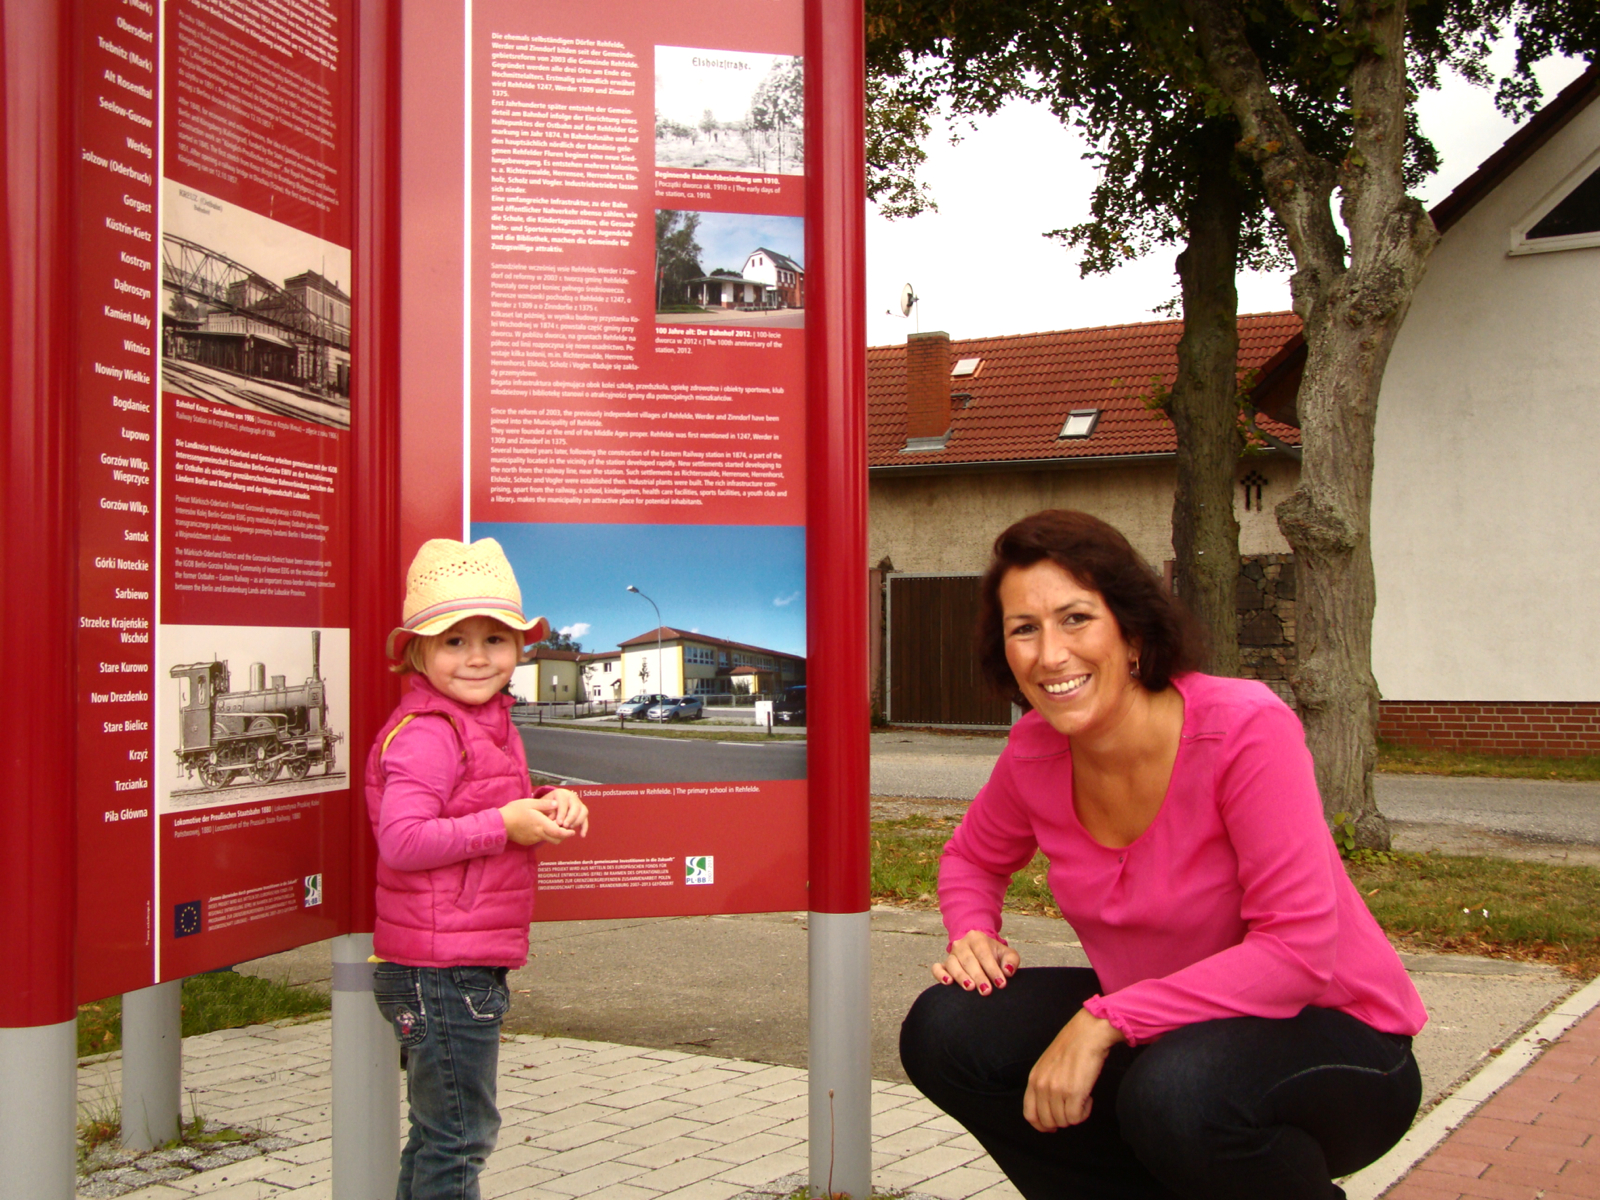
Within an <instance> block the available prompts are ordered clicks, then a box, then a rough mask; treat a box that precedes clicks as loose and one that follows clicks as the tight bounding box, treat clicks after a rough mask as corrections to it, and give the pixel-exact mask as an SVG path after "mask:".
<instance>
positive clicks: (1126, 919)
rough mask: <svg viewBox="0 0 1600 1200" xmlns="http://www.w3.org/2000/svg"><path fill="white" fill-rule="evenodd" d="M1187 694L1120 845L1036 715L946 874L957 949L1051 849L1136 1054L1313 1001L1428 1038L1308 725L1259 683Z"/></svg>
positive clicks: (950, 853)
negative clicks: (1075, 787) (1213, 1026)
mask: <svg viewBox="0 0 1600 1200" xmlns="http://www.w3.org/2000/svg"><path fill="white" fill-rule="evenodd" d="M1173 684H1174V686H1175V687H1176V688H1177V689H1178V692H1179V694H1180V695H1182V697H1183V702H1184V714H1183V733H1182V739H1181V741H1180V743H1179V746H1178V757H1177V761H1176V762H1175V763H1174V765H1173V769H1172V781H1171V783H1170V784H1169V785H1168V787H1167V794H1166V798H1165V800H1164V801H1163V802H1162V805H1161V809H1160V811H1159V812H1158V813H1157V814H1156V817H1155V820H1154V821H1152V822H1151V823H1150V827H1149V828H1148V829H1146V830H1145V831H1144V833H1142V834H1141V835H1140V836H1139V837H1138V838H1137V839H1136V840H1135V841H1134V842H1133V843H1132V844H1131V845H1129V846H1126V847H1122V848H1120V849H1113V848H1110V847H1107V846H1104V845H1101V844H1100V843H1099V842H1097V841H1095V840H1094V839H1093V838H1091V837H1090V836H1089V834H1088V832H1087V831H1086V830H1085V829H1084V828H1083V826H1082V825H1081V824H1080V823H1079V821H1078V817H1077V813H1076V812H1075V810H1074V808H1073V803H1072V749H1071V745H1070V743H1069V742H1068V740H1067V738H1066V737H1064V736H1063V735H1062V734H1059V733H1057V732H1056V731H1055V730H1054V729H1052V728H1051V727H1050V726H1049V725H1048V724H1047V723H1046V722H1045V721H1044V720H1043V718H1041V717H1040V716H1039V715H1038V714H1037V713H1029V714H1027V715H1026V716H1025V717H1023V719H1022V720H1021V721H1019V722H1018V723H1017V725H1016V726H1015V728H1013V729H1012V731H1011V737H1010V740H1009V741H1008V743H1007V745H1006V748H1005V750H1004V751H1003V752H1002V753H1001V755H1000V759H999V761H998V762H997V763H996V764H995V768H994V773H993V774H992V775H991V776H990V777H989V782H988V783H987V784H986V785H985V786H984V788H983V790H982V791H980V792H979V793H978V796H977V798H976V799H975V800H973V802H972V806H971V807H970V808H969V809H968V810H967V815H966V817H965V819H964V820H963V821H962V822H961V825H960V827H959V828H958V829H957V830H956V833H955V836H954V837H952V838H951V839H950V842H949V844H948V845H947V846H946V847H945V850H944V856H943V859H942V860H941V863H940V870H939V906H940V909H941V911H942V913H943V916H944V923H945V927H946V929H947V930H948V931H949V933H950V937H951V939H952V940H955V939H957V938H960V937H961V936H963V935H964V934H966V933H968V932H969V931H971V930H974V929H979V930H985V931H988V932H993V933H998V932H999V931H1000V924H1001V918H1000V903H1001V899H1002V897H1003V896H1004V895H1005V890H1006V886H1007V884H1008V883H1009V881H1010V878H1011V876H1012V874H1013V873H1014V872H1016V871H1018V870H1020V869H1021V868H1022V867H1024V866H1026V865H1027V863H1028V862H1029V861H1030V860H1031V859H1032V857H1033V853H1034V850H1035V848H1038V849H1041V850H1043V851H1044V854H1045V857H1046V858H1048V859H1049V862H1050V867H1049V881H1050V889H1051V891H1052V892H1053V893H1054V895H1055V898H1056V903H1057V904H1058V905H1060V907H1061V912H1062V915H1063V916H1065V917H1066V919H1067V921H1068V923H1069V924H1070V925H1071V926H1072V928H1073V929H1074V930H1075V931H1076V932H1077V934H1078V937H1079V939H1080V940H1081V941H1082V943H1083V949H1084V952H1085V953H1086V954H1087V955H1088V956H1089V962H1090V963H1091V964H1092V965H1093V967H1094V969H1095V972H1096V973H1097V974H1098V975H1099V978H1100V984H1101V988H1102V994H1101V995H1099V996H1096V997H1094V998H1093V999H1091V1000H1090V1001H1089V1002H1088V1004H1087V1005H1086V1006H1085V1007H1087V1008H1088V1009H1089V1011H1090V1012H1092V1013H1094V1014H1095V1015H1096V1016H1099V1017H1103V1018H1104V1019H1106V1020H1108V1021H1110V1022H1111V1023H1112V1024H1113V1025H1115V1026H1116V1027H1117V1028H1118V1029H1119V1030H1120V1031H1121V1032H1122V1034H1123V1036H1124V1037H1126V1038H1127V1039H1128V1041H1129V1042H1130V1043H1131V1044H1134V1045H1137V1044H1139V1043H1141V1042H1148V1041H1152V1040H1153V1039H1155V1038H1158V1037H1160V1036H1161V1035H1162V1034H1164V1033H1167V1032H1169V1031H1170V1030H1173V1029H1177V1028H1179V1027H1181V1026H1184V1025H1192V1024H1194V1023H1196V1022H1198V1021H1209V1020H1213V1019H1215V1018H1218V1017H1236V1016H1260V1017H1292V1016H1294V1015H1295V1014H1297V1013H1298V1012H1299V1011H1300V1010H1301V1009H1302V1008H1304V1007H1306V1006H1307V1005H1316V1006H1319V1007H1324V1008H1336V1009H1340V1010H1341V1011H1343V1012H1347V1013H1349V1014H1350V1015H1351V1016H1353V1017H1356V1018H1358V1019H1360V1020H1362V1021H1365V1022H1366V1023H1367V1024H1368V1025H1371V1026H1372V1027H1373V1028H1375V1029H1378V1030H1380V1031H1382V1032H1385V1033H1397V1034H1408V1035H1409V1034H1414V1033H1416V1032H1417V1031H1418V1030H1419V1029H1421V1028H1422V1026H1423V1024H1424V1023H1425V1022H1426V1021H1427V1019H1428V1015H1427V1012H1426V1010H1425V1009H1424V1008H1423V1006H1422V1001H1421V999H1420V998H1419V997H1418V995H1417V992H1416V989H1415V988H1414V987H1413V986H1412V984H1411V980H1410V978H1409V977H1408V976H1407V975H1406V972H1405V968H1404V967H1403V966H1402V965H1401V963H1400V959H1399V957H1398V956H1397V955H1396V954H1395V952H1394V949H1393V947H1391V946H1390V945H1389V941H1388V939H1387V938H1386V937H1385V936H1384V934H1383V931H1382V930H1381V929H1379V928H1378V924H1377V922H1376V921H1375V920H1373V918H1372V914H1371V913H1370V912H1368V911H1367V907H1366V904H1365V903H1364V902H1363V901H1362V899H1361V896H1360V894H1359V893H1357V891H1356V889H1355V887H1354V885H1353V884H1351V882H1350V880H1349V877H1348V876H1347V875H1346V874H1345V872H1344V867H1343V865H1342V864H1341V863H1340V861H1339V853H1338V850H1337V849H1336V848H1335V846H1334V844H1333V839H1332V837H1331V836H1330V835H1329V833H1328V828H1327V825H1326V824H1325V823H1324V820H1323V815H1322V804H1321V801H1320V799H1319V797H1318V793H1317V785H1316V779H1315V776H1314V774H1313V772H1312V765H1311V755H1310V752H1309V751H1308V750H1307V749H1306V744H1305V735H1304V732H1303V731H1302V730H1301V728H1300V722H1299V720H1298V719H1297V718H1296V717H1295V715H1294V713H1292V712H1291V711H1290V710H1289V709H1288V707H1287V706H1285V705H1284V704H1283V702H1282V701H1280V700H1279V699H1278V698H1277V697H1276V696H1274V695H1273V694H1272V693H1271V692H1270V691H1269V690H1268V689H1267V688H1266V687H1265V686H1263V685H1262V684H1260V683H1255V682H1252V681H1248V680H1239V679H1220V678H1216V677H1214V676H1209V675H1199V674H1191V675H1183V676H1179V677H1178V678H1176V679H1174V681H1173Z"/></svg>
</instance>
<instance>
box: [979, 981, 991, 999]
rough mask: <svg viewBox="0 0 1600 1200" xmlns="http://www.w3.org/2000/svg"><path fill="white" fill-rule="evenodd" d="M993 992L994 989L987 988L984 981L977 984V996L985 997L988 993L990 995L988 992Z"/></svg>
mask: <svg viewBox="0 0 1600 1200" xmlns="http://www.w3.org/2000/svg"><path fill="white" fill-rule="evenodd" d="M993 990H994V989H992V988H991V987H990V986H989V984H988V982H987V981H985V982H983V983H980V984H979V985H978V994H979V995H980V996H987V995H988V994H989V993H990V992H991V991H993Z"/></svg>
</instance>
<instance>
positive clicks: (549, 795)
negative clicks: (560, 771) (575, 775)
mask: <svg viewBox="0 0 1600 1200" xmlns="http://www.w3.org/2000/svg"><path fill="white" fill-rule="evenodd" d="M534 803H535V804H537V805H538V806H539V811H540V812H542V813H544V815H545V816H547V817H549V818H550V819H551V820H552V821H554V822H555V823H556V824H557V825H559V826H561V828H563V829H570V830H572V831H573V832H574V833H576V834H577V835H578V836H579V837H588V836H589V806H588V805H586V804H585V803H584V802H583V801H582V800H580V799H579V798H578V793H576V792H569V791H568V790H567V789H566V788H555V789H554V790H552V791H548V792H546V793H545V794H544V795H542V796H540V797H539V798H538V799H537V800H535V801H534Z"/></svg>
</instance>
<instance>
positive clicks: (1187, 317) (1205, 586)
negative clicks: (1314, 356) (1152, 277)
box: [1167, 121, 1244, 675]
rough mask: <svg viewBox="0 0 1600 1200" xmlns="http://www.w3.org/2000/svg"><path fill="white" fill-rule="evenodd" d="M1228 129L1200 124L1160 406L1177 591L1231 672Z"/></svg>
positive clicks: (1233, 337)
mask: <svg viewBox="0 0 1600 1200" xmlns="http://www.w3.org/2000/svg"><path fill="white" fill-rule="evenodd" d="M1236 133H1237V131H1236V130H1235V129H1234V127H1233V124H1232V122H1225V121H1216V122H1212V123H1211V125H1209V126H1208V127H1207V129H1206V130H1205V133H1204V136H1203V138H1202V143H1203V144H1202V146H1201V151H1200V156H1199V163H1198V174H1197V176H1196V178H1195V188H1194V192H1193V194H1192V198H1191V201H1190V204H1189V213H1188V220H1187V225H1188V235H1189V244H1188V245H1187V246H1186V247H1185V248H1184V251H1183V253H1182V254H1180V255H1178V277H1179V279H1180V280H1181V281H1182V284H1183V337H1182V339H1180V340H1179V342H1178V377H1177V381H1176V382H1175V383H1174V384H1173V388H1172V395H1171V396H1170V397H1169V398H1168V402H1167V411H1168V413H1169V414H1170V415H1171V417H1172V424H1173V427H1174V428H1175V429H1176V431H1177V435H1178V482H1177V488H1176V490H1175V491H1174V492H1173V495H1172V549H1173V552H1174V554H1175V555H1176V557H1177V561H1176V565H1175V569H1174V578H1175V582H1176V584H1177V591H1178V595H1179V596H1181V597H1183V601H1184V603H1185V604H1186V605H1188V607H1189V610H1190V611H1191V612H1193V613H1194V615H1195V616H1196V617H1197V618H1198V619H1199V621H1200V623H1201V625H1203V626H1204V627H1205V630H1206V633H1207V635H1208V636H1209V638H1210V641H1211V670H1212V671H1214V672H1215V673H1216V674H1218V675H1237V674H1239V610H1238V601H1237V598H1236V597H1237V593H1238V586H1239V522H1238V521H1237V520H1236V519H1235V518H1234V515H1233V484H1234V474H1235V467H1236V465H1237V463H1238V461H1239V445H1240V442H1239V405H1238V401H1237V399H1236V397H1237V393H1238V373H1239V293H1238V291H1237V289H1236V288H1235V286H1234V275H1235V273H1236V270H1237V267H1238V259H1239V225H1240V222H1241V221H1242V220H1243V209H1244V199H1243V196H1242V195H1241V193H1240V189H1239V187H1238V185H1237V184H1236V183H1235V181H1234V177H1233V170H1232V160H1233V156H1234V149H1233V145H1234V140H1235V136H1236Z"/></svg>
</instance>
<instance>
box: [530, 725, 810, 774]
mask: <svg viewBox="0 0 1600 1200" xmlns="http://www.w3.org/2000/svg"><path fill="white" fill-rule="evenodd" d="M521 733H522V744H523V746H524V747H525V748H526V749H527V751H528V766H529V767H530V768H532V769H533V771H535V772H536V773H537V774H539V775H541V776H546V777H554V778H557V779H559V780H560V781H562V782H572V783H718V782H721V781H723V780H740V781H744V780H753V779H804V778H805V774H806V747H805V743H804V742H799V743H795V742H791V741H778V740H777V739H774V740H772V741H770V742H768V741H764V740H763V741H746V742H715V741H712V740H710V739H709V738H671V737H649V736H645V735H636V734H630V733H600V732H595V731H589V730H583V731H579V730H575V729H553V728H551V727H550V726H548V725H542V726H541V725H524V726H522V727H521Z"/></svg>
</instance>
